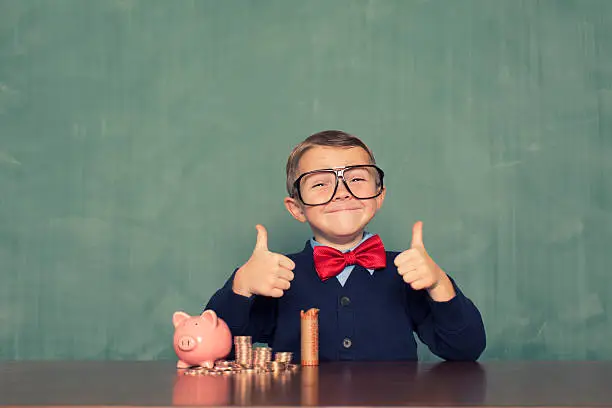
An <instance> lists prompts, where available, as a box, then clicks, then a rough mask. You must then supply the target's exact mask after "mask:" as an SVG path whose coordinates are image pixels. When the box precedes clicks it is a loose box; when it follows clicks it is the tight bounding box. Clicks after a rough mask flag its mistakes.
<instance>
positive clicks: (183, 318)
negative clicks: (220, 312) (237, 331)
mask: <svg viewBox="0 0 612 408" xmlns="http://www.w3.org/2000/svg"><path fill="white" fill-rule="evenodd" d="M172 323H173V324H174V351H175V352H176V355H177V356H178V358H179V361H178V363H177V365H176V366H177V367H178V368H187V367H191V366H203V367H208V368H212V367H214V365H215V361H216V360H219V359H221V358H223V357H225V356H227V355H228V354H229V352H230V350H231V349H232V333H231V332H230V329H229V327H227V324H226V323H225V322H224V321H223V320H222V319H220V318H218V317H217V314H216V313H215V312H214V311H213V310H205V311H204V312H203V313H202V314H201V315H200V316H190V315H188V314H187V313H185V312H174V315H173V316H172Z"/></svg>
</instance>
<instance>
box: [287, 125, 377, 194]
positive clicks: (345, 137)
mask: <svg viewBox="0 0 612 408" xmlns="http://www.w3.org/2000/svg"><path fill="white" fill-rule="evenodd" d="M314 146H329V147H346V148H349V147H361V148H362V149H363V150H365V151H366V152H368V155H369V156H370V164H376V160H374V153H372V150H370V148H369V147H368V146H367V145H366V144H365V143H363V142H362V141H361V139H359V138H358V137H357V136H353V135H351V134H349V133H346V132H343V131H341V130H324V131H322V132H318V133H315V134H313V135H310V136H308V137H307V138H306V139H304V141H303V142H301V143H300V144H298V145H297V146H295V147H294V148H293V151H291V154H290V155H289V158H288V159H287V169H286V171H287V192H288V193H289V196H290V197H293V196H294V195H295V194H294V193H295V191H294V188H293V183H295V180H296V179H297V178H298V176H299V175H298V174H297V171H298V165H299V163H300V159H301V158H302V156H303V155H304V153H306V152H307V151H308V150H310V149H311V148H313V147H314Z"/></svg>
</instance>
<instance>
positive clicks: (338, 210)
mask: <svg viewBox="0 0 612 408" xmlns="http://www.w3.org/2000/svg"><path fill="white" fill-rule="evenodd" d="M358 210H361V207H346V208H345V207H340V208H332V209H329V210H327V211H325V212H326V213H328V214H329V213H337V212H342V211H358Z"/></svg>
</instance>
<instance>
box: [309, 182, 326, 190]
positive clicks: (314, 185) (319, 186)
mask: <svg viewBox="0 0 612 408" xmlns="http://www.w3.org/2000/svg"><path fill="white" fill-rule="evenodd" d="M326 185H327V184H326V183H324V182H322V181H320V182H318V183H313V184H312V185H311V186H310V188H311V189H316V188H322V187H325V186H326Z"/></svg>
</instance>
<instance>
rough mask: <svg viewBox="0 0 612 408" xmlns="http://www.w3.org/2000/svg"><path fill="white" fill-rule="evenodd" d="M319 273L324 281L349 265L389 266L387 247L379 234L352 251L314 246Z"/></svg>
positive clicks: (365, 266)
mask: <svg viewBox="0 0 612 408" xmlns="http://www.w3.org/2000/svg"><path fill="white" fill-rule="evenodd" d="M313 255H314V263H315V269H316V270H317V274H319V277H320V278H321V280H322V281H325V280H327V279H329V278H331V277H334V276H336V275H338V274H339V273H340V272H342V270H343V269H344V268H345V267H346V266H347V265H355V264H357V265H361V266H363V267H364V268H366V269H379V268H384V267H385V266H387V254H386V253H385V247H384V246H383V243H382V241H381V240H380V237H379V236H378V235H373V236H371V237H370V238H368V239H366V240H365V241H363V242H362V243H361V244H360V245H359V246H358V247H357V248H355V249H353V250H352V251H349V252H346V253H342V252H340V251H338V250H337V249H335V248H331V247H328V246H316V247H314V248H313Z"/></svg>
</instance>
